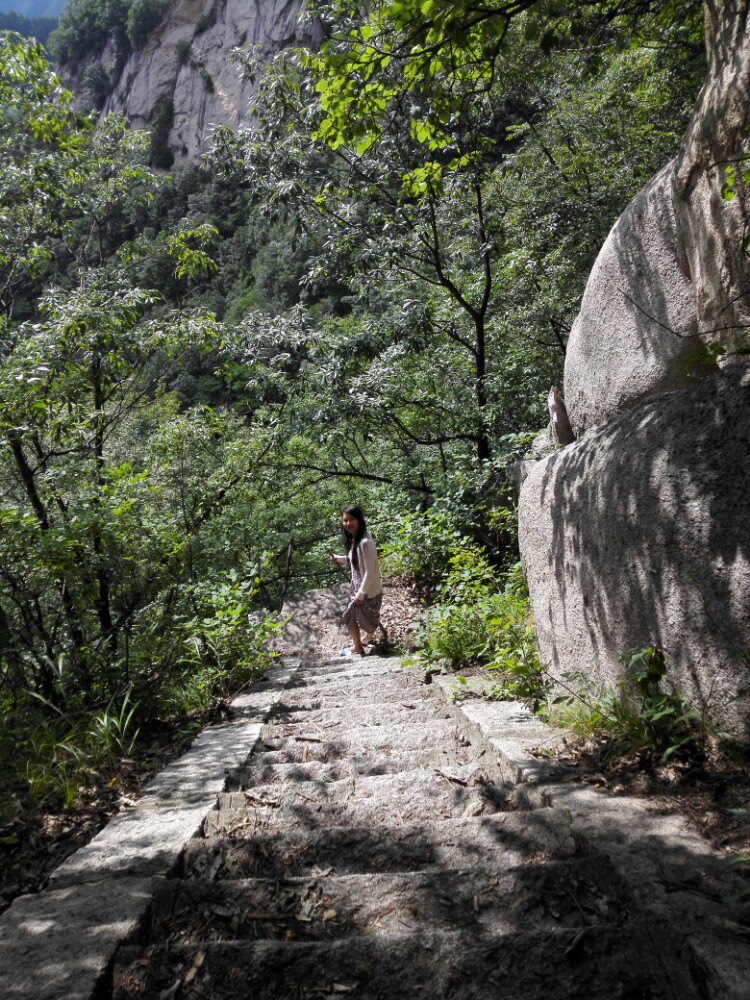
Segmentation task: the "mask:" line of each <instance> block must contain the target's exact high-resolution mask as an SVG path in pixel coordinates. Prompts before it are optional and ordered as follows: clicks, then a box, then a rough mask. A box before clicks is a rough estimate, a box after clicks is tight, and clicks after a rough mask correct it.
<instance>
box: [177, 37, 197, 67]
mask: <svg viewBox="0 0 750 1000" xmlns="http://www.w3.org/2000/svg"><path fill="white" fill-rule="evenodd" d="M192 48H193V47H192V44H191V43H190V41H189V40H188V39H187V38H181V39H180V40H179V42H178V43H177V45H175V52H176V53H177V62H178V63H179V64H180V66H187V64H188V61H189V59H190V53H191V51H192Z"/></svg>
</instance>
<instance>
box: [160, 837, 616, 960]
mask: <svg viewBox="0 0 750 1000" xmlns="http://www.w3.org/2000/svg"><path fill="white" fill-rule="evenodd" d="M488 861H489V858H488ZM629 904H630V900H629V898H628V894H627V893H626V892H625V890H624V888H623V885H622V883H621V881H620V879H619V878H618V876H617V875H616V873H615V871H614V868H613V867H612V864H611V862H610V861H609V859H608V858H606V857H604V856H598V857H594V856H592V857H585V858H574V859H570V860H565V861H554V862H550V863H548V864H546V865H526V866H523V867H521V868H516V869H513V870H512V871H508V872H497V871H491V870H489V865H488V866H487V868H470V869H465V870H460V869H459V870H456V869H448V870H444V871H427V872H408V873H396V874H394V873H386V874H375V875H373V874H368V875H344V876H333V875H330V876H328V877H323V878H320V877H318V878H301V879H288V880H280V879H243V880H237V881H234V882H205V881H203V880H197V879H185V880H181V879H172V880H170V881H168V882H167V883H166V884H164V885H163V886H162V887H161V888H160V889H159V891H158V892H157V894H156V897H155V900H154V910H153V920H154V921H155V923H156V924H161V923H164V922H166V921H168V922H169V928H170V935H171V938H172V940H173V941H177V942H180V941H188V940H189V941H194V942H204V941H231V940H236V939H238V938H247V939H251V940H255V939H258V938H261V937H268V938H277V939H280V940H297V941H324V940H334V939H336V938H340V937H345V936H348V935H351V934H355V933H356V934H367V935H371V936H373V937H383V936H388V935H392V934H393V933H394V932H397V933H400V932H403V931H404V930H410V931H417V930H419V929H420V927H425V926H429V927H430V928H431V929H433V930H442V931H451V930H455V929H456V928H461V929H463V930H466V931H471V933H473V934H475V935H477V936H479V935H486V934H499V933H502V934H515V933H519V932H520V931H523V930H524V929H527V928H530V927H533V928H534V930H538V931H541V930H544V929H548V930H550V931H555V930H559V929H560V928H562V927H570V928H573V929H575V930H578V929H581V928H582V927H590V926H592V925H597V924H602V923H607V924H615V923H617V922H619V921H621V920H622V919H623V915H624V914H626V913H627V912H628V906H629Z"/></svg>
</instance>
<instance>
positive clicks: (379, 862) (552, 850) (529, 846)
mask: <svg viewBox="0 0 750 1000" xmlns="http://www.w3.org/2000/svg"><path fill="white" fill-rule="evenodd" d="M577 853H581V847H580V845H579V843H578V842H577V840H576V838H575V837H574V835H573V832H572V829H571V817H570V814H569V813H568V812H566V811H565V810H561V809H554V808H547V807H545V808H540V809H534V810H532V811H530V812H518V813H494V814H492V815H490V816H472V817H461V818H460V819H448V820H438V821H433V822H430V821H426V822H422V823H408V822H404V823H403V824H402V823H400V822H399V821H398V818H397V817H394V818H393V819H392V820H391V823H390V824H389V825H384V826H379V827H374V826H373V825H372V824H371V823H368V824H367V825H362V826H331V827H327V828H322V827H320V826H318V827H314V828H311V829H308V830H303V829H298V830H295V831H293V832H291V833H274V834H268V833H255V834H254V833H253V831H252V828H251V827H245V828H243V831H242V832H241V833H239V834H235V835H232V836H226V837H210V838H205V837H195V838H193V839H192V840H190V841H188V844H187V846H186V848H185V851H184V854H183V865H182V874H183V875H185V876H186V877H190V878H194V877H195V878H205V879H206V880H208V881H213V880H214V879H236V878H273V877H278V878H293V877H297V876H302V875H320V874H321V873H327V874H336V875H344V874H351V875H356V874H368V873H377V872H414V871H426V870H430V869H438V868H440V867H446V868H461V869H465V868H476V867H480V868H481V867H488V866H489V868H490V870H491V871H493V872H495V873H500V872H503V871H505V870H507V869H508V868H513V867H517V866H518V865H520V864H523V863H525V862H529V863H532V864H533V863H538V862H542V861H547V860H549V859H552V858H564V857H572V856H573V855H575V854H577Z"/></svg>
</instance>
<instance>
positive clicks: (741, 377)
mask: <svg viewBox="0 0 750 1000" xmlns="http://www.w3.org/2000/svg"><path fill="white" fill-rule="evenodd" d="M705 7H706V37H707V50H708V55H709V71H708V75H707V80H706V83H705V84H704V87H703V89H702V91H701V94H700V96H699V98H698V103H697V106H696V109H695V111H694V113H693V116H692V118H691V121H690V124H689V127H688V130H687V133H686V136H685V138H684V140H683V142H682V145H681V147H680V150H679V152H678V155H677V157H676V159H675V160H674V161H673V162H672V163H670V164H668V165H667V166H666V167H665V168H664V169H663V170H662V171H661V172H660V173H659V174H657V176H656V177H655V178H654V179H653V180H652V181H651V182H650V184H648V185H647V186H646V188H644V190H643V191H641V192H640V194H639V195H638V196H637V197H636V198H635V199H634V200H633V202H632V203H631V204H630V206H629V207H628V208H627V209H626V211H625V212H624V213H623V215H622V217H621V218H620V219H619V220H618V222H617V224H616V225H615V227H614V229H613V230H612V232H611V234H610V236H609V238H608V239H607V242H606V244H605V245H604V247H603V248H602V251H601V253H600V254H599V257H598V259H597V261H596V264H595V265H594V268H593V271H592V273H591V276H590V279H589V282H588V285H587V287H586V291H585V294H584V297H583V301H582V304H581V311H580V314H579V316H578V319H577V320H576V323H575V325H574V328H573V331H572V333H571V337H570V341H569V345H568V355H567V359H566V365H565V401H566V404H567V407H568V413H569V416H570V420H571V424H572V427H573V431H574V432H575V434H576V435H577V437H578V439H579V440H578V441H577V442H576V443H575V444H572V445H570V446H569V447H568V448H566V449H565V450H563V451H562V452H559V453H557V454H556V455H553V456H551V457H549V458H546V459H543V460H541V461H538V462H536V463H534V462H526V463H524V467H523V470H522V472H523V475H522V477H521V478H522V479H523V484H522V487H521V496H520V523H519V537H520V544H521V553H522V558H523V561H524V564H525V566H526V570H527V574H528V579H529V590H530V593H531V601H532V608H533V612H534V619H535V622H536V628H537V635H538V638H539V644H540V651H541V656H542V659H543V660H545V661H547V662H548V663H549V664H550V665H551V668H552V673H553V674H554V675H555V676H556V677H557V678H558V679H559V678H561V676H562V675H563V674H578V675H579V678H580V681H581V682H582V683H583V684H588V685H590V686H593V687H594V688H600V689H601V688H609V689H612V688H615V687H616V686H617V684H618V682H619V681H620V680H621V679H622V675H623V670H624V666H623V662H622V656H623V654H625V653H627V652H628V651H629V650H631V649H639V648H643V647H644V646H648V645H651V644H652V643H655V644H656V645H658V646H660V647H661V648H662V649H663V650H664V652H665V653H666V657H667V667H668V679H669V680H670V681H671V682H672V683H673V684H674V685H675V686H676V687H677V688H678V689H679V690H680V691H681V693H682V694H684V695H685V696H687V697H688V698H689V699H690V700H691V702H692V703H693V705H694V706H695V707H697V708H699V709H700V710H701V711H702V712H704V713H705V714H706V715H707V716H708V717H709V718H710V719H712V720H713V722H714V724H715V725H716V726H717V727H718V728H719V729H720V730H723V731H725V732H728V733H730V734H732V735H733V736H735V737H740V738H742V739H750V611H749V610H748V609H750V532H749V531H748V527H747V526H748V523H749V517H750V366H749V365H748V364H747V362H742V363H740V362H739V361H738V357H739V355H738V352H737V348H738V347H741V346H743V344H745V345H746V344H747V343H748V341H750V261H749V260H748V252H747V250H746V248H745V242H746V238H747V235H748V233H749V232H750V192H749V191H748V185H747V184H746V183H745V182H744V180H743V178H742V171H743V169H745V170H746V169H747V168H748V167H749V166H750V159H748V160H746V159H745V158H744V157H745V155H746V154H747V153H748V151H749V150H750V141H748V134H747V122H748V120H749V119H748V114H749V112H748V107H749V104H748V93H750V22H749V18H748V13H749V9H750V0H739V2H736V3H732V4H730V3H729V2H728V0H707V2H706V4H705ZM728 165H733V166H734V169H735V177H734V184H733V187H734V190H733V192H730V193H732V194H733V197H731V198H727V197H725V195H726V194H727V190H726V187H725V185H726V183H727V181H728V180H729V181H731V180H732V178H731V174H730V176H729V177H728V175H727V170H726V168H727V166H728ZM722 187H725V190H724V193H722ZM707 348H716V350H715V351H714V354H713V358H714V360H712V355H711V354H710V353H709V352H708V351H707ZM701 349H703V351H704V358H703V360H702V361H700V362H699V363H698V364H696V362H695V360H694V359H695V355H696V353H699V352H700V350H701ZM716 359H718V363H717V360H716ZM690 369H692V371H690ZM711 372H713V373H711Z"/></svg>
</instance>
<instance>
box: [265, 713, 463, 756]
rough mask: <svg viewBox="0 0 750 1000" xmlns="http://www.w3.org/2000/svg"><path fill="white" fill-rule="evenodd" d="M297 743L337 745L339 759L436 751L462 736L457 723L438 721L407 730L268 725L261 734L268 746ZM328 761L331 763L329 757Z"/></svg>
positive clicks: (395, 727)
mask: <svg viewBox="0 0 750 1000" xmlns="http://www.w3.org/2000/svg"><path fill="white" fill-rule="evenodd" d="M277 739H278V740H296V741H298V742H302V743H305V742H307V743H308V744H309V743H314V742H315V741H318V740H319V741H321V742H325V743H335V744H337V745H338V747H339V749H340V752H339V756H344V755H348V754H350V753H352V752H355V753H362V752H363V751H365V750H367V751H370V752H377V751H381V750H391V751H392V752H394V753H400V752H401V751H403V750H426V749H430V748H433V749H437V748H439V747H441V746H447V745H451V744H452V743H454V741H455V740H456V739H458V740H459V741H460V734H459V732H458V729H457V728H456V725H455V723H454V722H452V721H450V720H448V719H435V720H433V721H431V722H430V723H429V725H422V726H413V727H407V726H403V725H399V724H397V723H393V724H385V725H382V726H377V725H362V724H360V725H356V724H351V725H347V724H346V723H345V722H341V723H336V724H331V725H327V724H325V723H312V722H311V723H308V724H303V723H300V724H298V725H289V724H278V725H273V724H269V725H267V726H264V727H263V729H262V731H261V741H262V742H263V743H267V742H270V741H273V740H277ZM327 759H329V760H332V759H334V758H333V757H331V756H329V757H328V758H327Z"/></svg>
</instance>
